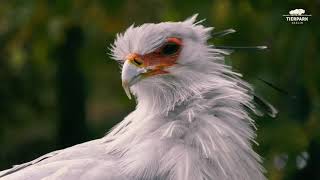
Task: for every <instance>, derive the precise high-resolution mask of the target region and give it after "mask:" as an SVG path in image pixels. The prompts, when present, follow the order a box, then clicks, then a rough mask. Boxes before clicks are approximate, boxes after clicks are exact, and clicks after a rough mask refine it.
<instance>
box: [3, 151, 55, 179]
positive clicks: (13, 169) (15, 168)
mask: <svg viewBox="0 0 320 180" xmlns="http://www.w3.org/2000/svg"><path fill="white" fill-rule="evenodd" d="M58 153H59V151H53V152H51V153H48V154H46V155H43V156H41V157H39V158H37V159H35V160H33V161H30V162H27V163H23V164H19V165H15V166H13V167H12V168H11V169H7V170H4V171H0V178H2V177H4V176H6V175H9V174H12V173H14V172H17V171H19V170H22V169H24V168H26V167H29V166H31V165H34V164H36V163H38V162H40V161H42V160H45V159H47V158H50V157H53V156H55V155H56V154H58Z"/></svg>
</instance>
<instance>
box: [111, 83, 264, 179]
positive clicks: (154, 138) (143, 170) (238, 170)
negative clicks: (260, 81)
mask: <svg viewBox="0 0 320 180" xmlns="http://www.w3.org/2000/svg"><path fill="white" fill-rule="evenodd" d="M213 79H214V78H213ZM220 83H221V82H220ZM250 90H251V89H250V87H248V86H245V84H244V83H243V82H242V81H240V80H239V79H237V78H230V79H229V82H228V83H226V82H223V84H220V85H219V82H215V83H213V84H212V86H207V88H202V89H199V91H198V92H197V94H194V95H193V96H189V98H187V99H185V100H184V101H182V102H180V103H177V104H175V106H174V107H173V108H172V107H170V108H168V112H167V113H155V112H160V111H157V110H155V111H150V109H152V108H150V107H149V108H148V109H144V108H147V107H148V106H144V105H138V106H137V107H138V108H137V109H136V110H135V111H134V112H132V113H131V114H130V115H129V116H128V117H127V118H126V119H125V120H124V121H123V122H122V123H121V124H119V126H118V127H116V128H115V129H114V130H113V131H112V132H111V133H110V134H109V135H108V136H107V137H106V138H107V139H109V140H110V138H111V139H113V140H112V141H111V142H110V144H109V146H108V148H109V151H110V152H112V153H114V154H115V155H117V156H119V157H120V159H121V160H120V161H121V163H120V164H121V165H122V167H123V171H124V172H125V174H128V175H129V176H132V177H136V178H138V177H143V178H145V179H152V177H159V178H163V177H166V178H168V177H170V179H201V178H200V177H202V178H203V179H264V176H263V174H262V172H263V169H262V167H261V166H260V164H259V161H260V158H259V156H258V155H257V154H256V153H255V152H254V151H253V150H252V147H251V143H250V141H251V140H253V139H254V137H255V133H254V129H253V128H254V124H253V120H252V119H251V118H250V117H249V115H248V113H247V112H246V108H253V106H252V104H251V100H252V95H250V93H251V92H250ZM164 101H165V100H164ZM142 103H144V102H142ZM159 107H161V105H160V106H159ZM148 110H149V111H148ZM138 179H139V178H138Z"/></svg>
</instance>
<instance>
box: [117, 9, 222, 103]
mask: <svg viewBox="0 0 320 180" xmlns="http://www.w3.org/2000/svg"><path fill="white" fill-rule="evenodd" d="M196 16H197V15H194V16H192V17H191V18H188V19H187V20H185V21H181V22H163V23H158V24H152V23H150V24H143V25H141V26H134V25H132V26H130V27H129V28H128V29H127V30H126V31H125V32H124V33H122V34H118V35H117V38H116V40H115V42H114V44H113V45H112V56H113V58H114V59H116V60H118V61H119V62H120V64H121V65H122V85H123V88H124V89H125V91H126V93H127V95H128V97H129V98H131V95H130V91H131V92H132V93H133V94H134V95H135V96H136V97H137V100H138V102H140V101H144V102H145V104H146V105H147V106H149V107H155V106H157V107H159V105H160V104H165V105H166V106H168V105H173V104H175V103H177V102H181V101H183V100H185V99H186V98H188V97H189V96H191V95H194V94H195V93H196V92H197V91H198V90H199V89H200V88H202V87H203V86H205V85H206V83H201V82H203V81H206V79H205V78H203V77H204V76H206V75H208V74H210V73H214V72H213V71H214V70H213V69H212V67H215V68H216V69H219V64H217V63H215V62H214V61H211V63H210V62H208V59H210V58H212V57H215V58H216V59H215V60H216V61H219V60H223V57H221V54H220V52H216V51H213V49H212V48H211V47H210V46H208V45H207V40H208V39H209V38H210V32H211V30H212V29H213V28H211V27H209V28H208V27H204V26H202V25H200V22H196ZM217 51H218V50H217ZM212 62H213V63H212ZM208 71H210V72H208ZM161 101H165V103H160V102H161ZM160 108H161V107H160ZM163 108H164V107H163Z"/></svg>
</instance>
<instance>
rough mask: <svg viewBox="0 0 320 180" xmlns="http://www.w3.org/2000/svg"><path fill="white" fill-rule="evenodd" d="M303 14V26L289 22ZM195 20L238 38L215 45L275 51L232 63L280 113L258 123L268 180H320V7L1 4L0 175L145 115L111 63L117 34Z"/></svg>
mask: <svg viewBox="0 0 320 180" xmlns="http://www.w3.org/2000/svg"><path fill="white" fill-rule="evenodd" d="M297 8H303V9H305V10H306V14H311V15H312V17H310V18H309V21H308V22H305V23H304V24H303V25H293V24H291V23H290V22H287V21H286V19H285V18H284V17H283V16H282V15H284V14H288V12H289V11H290V10H292V9H297ZM194 13H199V18H200V19H206V21H205V22H204V25H206V26H214V27H215V30H217V31H219V30H224V29H228V28H234V29H236V30H237V33H235V34H232V35H229V36H227V37H224V38H220V39H215V40H213V41H211V43H214V44H216V45H234V46H239V45H267V46H268V47H269V49H268V50H265V51H248V50H240V51H236V52H235V53H233V54H232V55H231V56H229V57H228V58H227V61H228V63H230V64H232V65H233V67H234V69H236V70H237V71H238V72H241V73H242V74H243V75H244V79H246V80H247V81H248V82H250V83H251V84H253V85H254V87H255V88H256V91H257V92H258V93H259V94H260V95H262V96H263V97H265V99H267V100H268V101H269V102H271V103H272V104H274V106H275V107H276V108H277V109H278V110H279V112H280V113H279V116H278V117H277V118H275V119H272V118H270V117H262V118H256V119H257V126H258V138H257V141H258V142H259V144H260V145H259V146H257V147H255V148H256V150H257V151H258V153H259V154H261V155H262V156H263V158H264V167H265V168H266V169H267V171H268V173H267V176H268V178H269V179H272V180H282V179H284V180H286V179H320V46H319V43H320V41H319V38H320V25H319V24H320V23H319V22H320V21H319V17H320V16H319V14H320V1H319V0H306V1H303V0H290V1H287V2H286V1H270V0H261V1H256V0H242V1H234V0H215V1H211V0H204V1H191V0H176V1H169V0H137V1H134V0H110V1H108V0H92V1H85V0H71V1H67V0H56V1H50V0H47V1H45V0H28V1H23V0H0V169H5V168H9V167H11V166H12V165H14V164H19V163H23V162H25V161H29V160H32V159H34V158H36V157H38V156H40V155H42V154H45V153H47V152H50V151H53V150H56V149H61V148H64V147H68V146H71V145H73V144H77V143H81V142H84V141H86V140H90V139H94V138H99V137H102V136H103V135H104V134H105V133H106V132H107V131H108V130H109V129H110V128H111V127H112V126H113V125H115V124H116V123H117V122H119V121H121V120H122V119H123V118H124V117H125V116H126V115H127V114H128V113H129V112H130V111H132V110H133V109H134V106H135V102H134V101H129V100H128V98H127V97H126V95H125V93H124V91H123V90H122V87H121V79H120V70H119V67H118V64H117V63H116V62H115V61H113V60H111V59H110V56H109V55H108V53H110V52H109V50H108V47H109V45H110V43H112V42H113V40H114V38H115V35H116V33H118V32H122V31H124V30H125V29H126V28H127V27H128V26H130V25H131V24H132V23H135V24H142V23H146V22H161V21H180V20H184V19H185V18H187V17H189V16H191V15H192V14H194ZM259 79H263V80H266V81H268V82H271V83H272V84H273V85H275V86H277V87H279V88H281V89H282V90H284V91H285V92H279V91H277V90H275V89H274V88H271V87H270V86H268V85H267V84H266V83H264V82H263V81H261V80H259Z"/></svg>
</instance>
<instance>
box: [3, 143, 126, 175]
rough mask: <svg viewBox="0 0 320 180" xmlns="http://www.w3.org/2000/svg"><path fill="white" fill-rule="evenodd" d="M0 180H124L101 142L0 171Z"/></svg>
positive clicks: (81, 145) (80, 145)
mask: <svg viewBox="0 0 320 180" xmlns="http://www.w3.org/2000/svg"><path fill="white" fill-rule="evenodd" d="M0 179H1V180H2V179H3V180H35V179H44V180H50V179H68V180H75V179H77V180H79V179H95V180H99V179H103V180H106V179H108V180H115V179H120V180H121V179H124V178H123V177H121V175H120V173H119V169H118V167H117V160H116V159H115V158H114V157H112V156H111V155H108V154H106V153H105V143H104V142H103V141H102V139H98V140H94V141H90V142H86V143H83V144H79V145H76V146H72V147H70V148H67V149H63V150H59V151H54V152H51V153H49V154H46V155H44V156H42V157H39V158H38V159H35V160H33V161H30V162H28V163H24V164H21V165H17V166H14V167H13V168H11V169H8V170H5V171H1V172H0Z"/></svg>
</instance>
